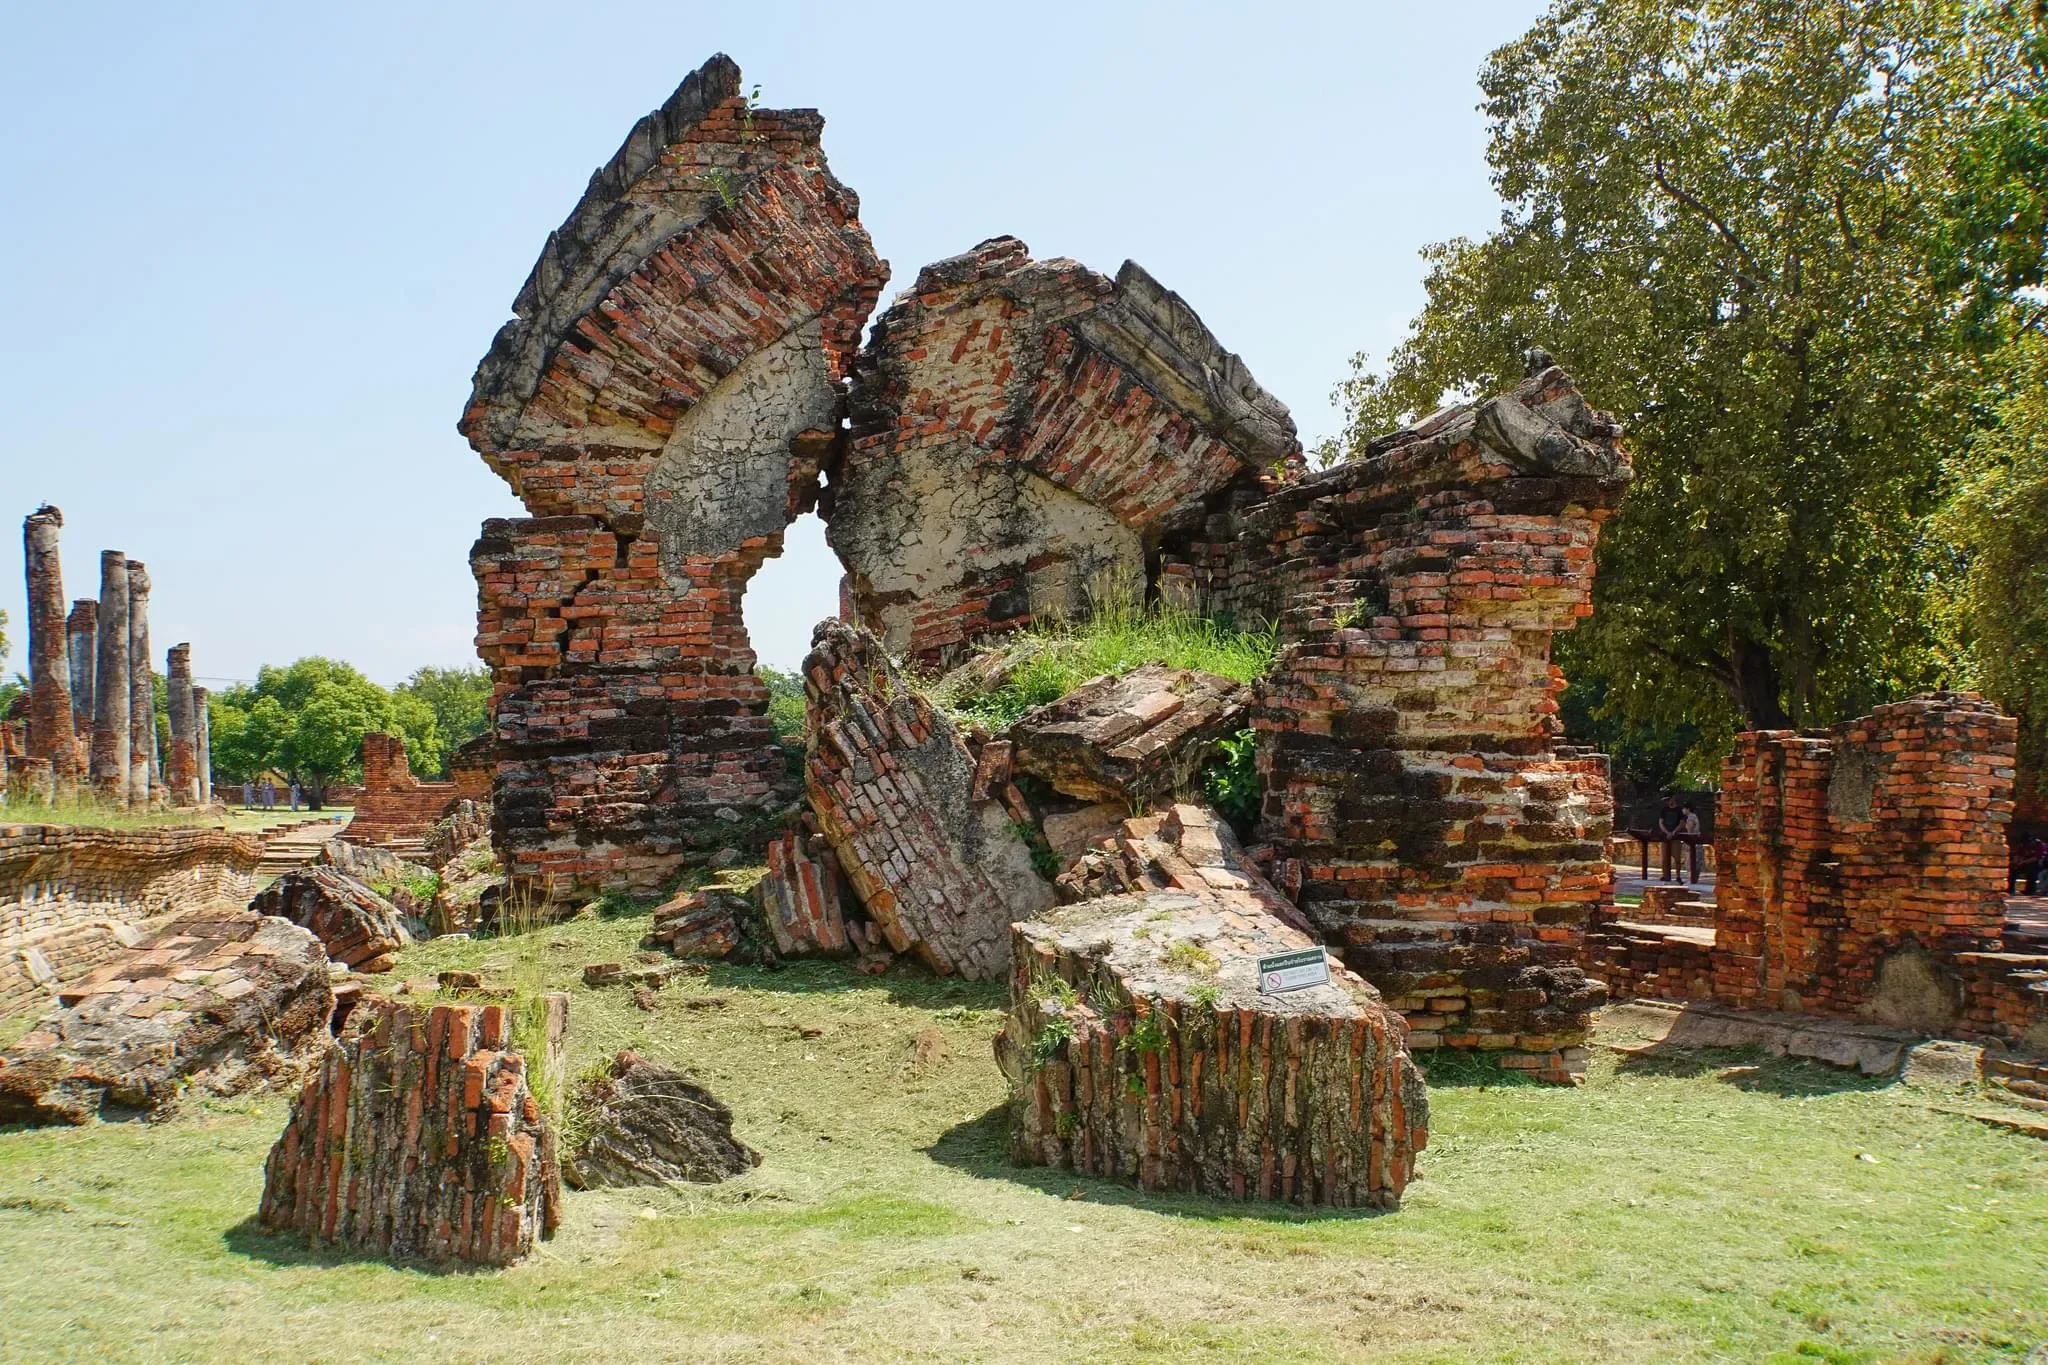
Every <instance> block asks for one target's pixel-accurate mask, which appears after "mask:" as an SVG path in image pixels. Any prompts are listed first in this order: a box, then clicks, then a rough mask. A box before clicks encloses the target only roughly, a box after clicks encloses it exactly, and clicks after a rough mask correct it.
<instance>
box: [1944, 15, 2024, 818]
mask: <svg viewBox="0 0 2048 1365" xmlns="http://www.w3.org/2000/svg"><path fill="white" fill-rule="evenodd" d="M2005 13H2006V15H2007V17H2009V18H2010V19H2011V20H2012V21H2013V22H2014V24H2015V27H2016V29H2017V31H2019V32H2020V33H2022V34H2023V35H2024V38H2025V46H2024V53H2025V59H2024V62H2023V64H2022V66H2021V70H2020V73H2019V79H2018V80H2016V81H2014V82H2012V83H2011V84H2010V85H2009V86H2007V87H2005V88H2004V89H2003V90H2001V91H2000V92H1999V93H1998V95H1997V96H1996V97H1994V98H1993V99H1992V100H1991V101H1990V102H1989V104H1988V107H1987V108H1986V109H1985V111H1984V113H1983V116H1982V118H1981V120H1980V122H1979V124H1978V126H1977V128H1976V130H1975V131H1974V133H1973V134H1972V135H1971V136H1970V137H1968V138H1966V139H1964V140H1963V141H1962V142H1961V143H1960V144H1959V146H1958V150H1957V153H1956V158H1955V161H1956V177H1955V178H1956V189H1955V193H1954V196H1953V198H1952V200H1951V206H1950V207H1951V212H1950V215H1949V219H1948V222H1947V223H1946V224H1945V226H1944V230H1943V231H1942V232H1941V233H1940V234H1939V235H1938V237H1937V238H1936V242H1935V268H1936V270H1937V272H1938V273H1939V274H1940V275H1941V276H1942V277H1943V278H1944V279H1945V280H1946V281H1947V282H1949V283H1951V284H1954V285H1956V286H1958V287H1959V288H1960V289H1962V290H1963V291H1964V295H1965V309H1964V313H1963V327H1962V339H1963V340H1964V342H1965V343H1976V344H1978V345H1981V346H1984V347H1986V348H1992V351H1993V356H1994V363H1993V364H1992V366H1991V382H1990V383H1989V384H1988V385H1987V387H1986V390H1985V392H1984V394H1983V395H1982V398H1983V401H1982V409H1983V421H1982V424H1981V426H1980V428H1979V430H1978V431H1977V432H1976V433H1975V434H1974V435H1973V436H1972V438H1971V440H1970V441H1969V442H1968V443H1967V444H1965V445H1964V446H1963V447H1962V448H1961V449H1960V450H1959V451H1958V452H1957V453H1956V457H1955V459H1954V460H1953V462H1952V465H1951V474H1952V476H1953V493H1952V496H1951V498H1950V500H1949V502H1948V504H1947V505H1946V506H1945V507H1944V508H1943V509H1942V512H1941V514H1940V516H1939V517H1938V518H1937V522H1936V525H1937V527H1938V529H1939V531H1940V532H1941V533H1942V535H1943V537H1944V540H1945V548H1946V549H1948V550H1949V551H1950V552H1951V554H1952V555H1953V562H1952V565H1951V566H1950V570H1951V571H1950V572H1947V573H1945V574H1943V575H1942V577H1941V578H1940V580H1939V582H1940V586H1941V590H1942V591H1941V596H1942V600H1943V602H1944V605H1945V606H1947V607H1948V608H1949V613H1948V624H1949V625H1950V627H1951V640H1952V643H1953V645H1954V648H1955V665H1956V672H1957V673H1958V675H1959V676H1960V677H1962V678H1963V679H1964V680H1965V681H1967V682H1968V683H1970V684H1971V685H1972V686H1976V687H1980V688H1982V689H1983V690H1984V691H1985V692H1987V693H1988V694H1989V695H1991V696H1992V697H1994V698H1995V699H1997V700H1998V701H1999V702H2000V703H2001V704H2003V705H2004V706H2005V707H2006V709H2007V710H2009V711H2011V712H2012V713H2013V714H2014V715H2016V716H2018V717H2019V720H2020V778H2021V782H2022V785H2023V787H2024V786H2032V787H2033V788H2034V789H2035V791H2036V792H2037V793H2039V792H2042V791H2043V785H2042V780H2043V775H2044V773H2048V325H2044V324H2048V307H2044V303H2048V299H2044V292H2043V287H2044V285H2048V31H2044V23H2048V4H2043V3H2040V0H2036V3H2034V4H2032V5H2029V6H2027V7H2025V8H2024V9H2022V8H2020V7H2018V6H2009V7H2007V9H2006V11H2005Z"/></svg>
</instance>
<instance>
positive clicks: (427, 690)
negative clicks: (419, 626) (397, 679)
mask: <svg viewBox="0 0 2048 1365" xmlns="http://www.w3.org/2000/svg"><path fill="white" fill-rule="evenodd" d="M391 697H392V701H393V702H394V703H395V704H396V705H397V706H398V707H399V709H400V711H401V713H402V716H403V720H402V723H403V724H404V726H405V727H406V733H407V734H408V735H410V734H416V733H425V732H426V729H430V730H431V732H432V734H433V736H434V737H435V739H436V740H437V742H438V746H439V747H438V749H437V751H436V752H435V753H434V754H433V756H432V758H433V761H432V762H431V763H429V762H427V761H425V760H426V755H424V754H421V753H414V752H412V745H411V744H410V743H408V744H407V746H406V750H407V754H408V756H409V757H410V758H411V759H412V762H413V766H414V768H415V769H417V770H418V771H419V772H420V773H422V774H445V773H446V771H447V759H448V755H449V754H451V753H453V752H454V751H455V750H457V749H459V748H461V747H462V746H463V745H464V744H467V743H468V742H469V741H470V740H472V739H475V738H476V737H477V736H478V735H480V734H482V733H483V732H484V731H486V730H488V729H489V728H490V726H491V675H490V673H489V672H487V671H486V670H484V669H482V668H422V669H420V670H418V671H417V672H415V673H414V674H413V675H412V676H411V677H410V678H407V679H406V680H405V681H404V682H402V683H400V684H399V685H398V686H397V687H395V688H393V689H392V690H391ZM422 727H425V729H423V728H422ZM423 747H424V746H423Z"/></svg>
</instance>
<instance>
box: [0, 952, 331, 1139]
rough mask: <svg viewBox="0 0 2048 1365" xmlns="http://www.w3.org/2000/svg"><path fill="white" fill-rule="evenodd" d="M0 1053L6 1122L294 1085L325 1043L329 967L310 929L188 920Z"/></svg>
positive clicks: (148, 1107)
mask: <svg viewBox="0 0 2048 1365" xmlns="http://www.w3.org/2000/svg"><path fill="white" fill-rule="evenodd" d="M58 999H59V1000H60V1002H61V1003H62V1005H63V1008H62V1009H60V1010H59V1011H58V1012H56V1013H54V1014H52V1015H49V1016H48V1017H46V1018H44V1019H42V1020H40V1021H39V1022H38V1024H37V1026H36V1028H35V1031H34V1032H32V1033H30V1034H28V1035H27V1036H26V1037H24V1038H23V1039H21V1041H20V1042H18V1043H16V1044H15V1045H14V1046H13V1047H12V1048H9V1049H8V1050H7V1051H6V1052H5V1053H0V1124H5V1123H86V1122H90V1121H91V1120H92V1119H93V1118H95V1117H99V1116H106V1117H123V1116H128V1115H132V1114H136V1113H148V1112H153V1111H156V1110H159V1109H162V1108H164V1107H165V1106H167V1105H169V1104H171V1103H174V1102H175V1101H176V1099H177V1097H178V1094H179V1093H180V1091H181V1090H182V1088H183V1087H184V1086H185V1085H186V1084H187V1083H195V1084H199V1085H202V1086H204V1087H206V1088H208V1089H211V1090H215V1091H219V1092H224V1093H232V1092H235V1091H239V1090H243V1089H247V1088H249V1087H250V1086H253V1085H258V1084H264V1083H268V1082H272V1081H281V1080H285V1079H289V1078H290V1077H292V1076H294V1075H296V1067H297V1065H298V1064H299V1063H300V1062H301V1061H302V1060H303V1056H304V1053H305V1051H306V1049H308V1048H309V1047H317V1046H319V1045H320V1044H321V1043H323V1042H324V1040H325V1039H326V1037H327V1021H328V1018H329V1016H330V1015H332V1013H333V1010H334V993H333V990H332V988H331V987H330V986H329V984H328V974H327V956H326V954H325V953H323V952H322V951H321V950H320V944H319V942H318V941H317V940H316V939H315V938H314V937H313V936H312V935H311V934H309V933H308V932H306V931H305V930H304V929H301V928H299V927H298V926H296V925H292V924H287V923H285V922H284V921H283V920H281V919H276V918H272V917H269V916H263V915H255V914H249V913H247V912H244V911H231V912H225V913H219V914H202V915H195V916H190V917H186V918H181V919H178V920H175V921H173V922H172V923H170V924H168V925H166V926H164V927H163V928H161V929H159V930H157V931H156V932H154V933H152V934H150V935H148V936H147V937H145V938H143V939H142V940H141V941H140V943H139V944H138V945H137V946H136V948H135V949H134V950H132V951H127V952H123V953H122V954H121V956H120V957H119V958H117V959H116V960H114V961H112V962H108V963H105V964H104V965H102V966H100V967H98V968H95V969H94V970H93V971H92V972H91V973H89V974H88V975H87V976H86V977H85V978H84V979H83V980H80V981H76V982H73V983H71V984H69V985H66V986H64V987H62V988H61V989H60V991H59V994H58Z"/></svg>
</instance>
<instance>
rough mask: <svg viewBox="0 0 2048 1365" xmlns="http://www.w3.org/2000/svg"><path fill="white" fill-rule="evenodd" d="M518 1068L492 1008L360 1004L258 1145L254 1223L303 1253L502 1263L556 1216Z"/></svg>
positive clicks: (551, 1161) (539, 1132)
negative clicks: (260, 1163) (296, 1242)
mask: <svg viewBox="0 0 2048 1365" xmlns="http://www.w3.org/2000/svg"><path fill="white" fill-rule="evenodd" d="M556 1003H557V1002H554V1001H550V1002H547V1004H548V1005H549V1007H550V1008H549V1014H550V1016H551V1017H552V1016H553V1015H554V1014H555V1013H557V1012H558V1011H557V1010H555V1009H554V1008H553V1006H554V1005H555V1004H556ZM560 1012H561V1013H562V1015H563V1019H564V1022H566V1012H565V1011H560ZM549 1031H550V1033H553V1032H554V1030H553V1028H552V1027H551V1028H550V1030H549ZM533 1061H534V1063H535V1064H536V1065H538V1064H540V1059H533ZM528 1066H529V1059H528V1058H527V1057H525V1056H524V1055H522V1054H521V1053H519V1052H515V1051H513V1050H512V1018H511V1012H510V1010H509V1009H508V1008H507V1007H506V1006H504V1005H435V1006H432V1007H431V1008H429V1009H426V1010H415V1009H413V1008H411V1007H409V1006H407V1005H405V1004H402V1003H400V1002H398V1001H393V1000H386V999H382V998H376V997H373V998H370V999H367V1000H365V1001H364V1002H363V1003H362V1004H361V1005H360V1006H358V1007H357V1009H356V1011H355V1014H354V1015H353V1016H352V1017H351V1019H350V1023H349V1027H348V1030H347V1033H346V1035H345V1036H344V1037H342V1038H341V1039H340V1040H338V1041H337V1042H336V1043H335V1044H334V1046H333V1048H332V1049H330V1050H329V1052H328V1054H327V1056H326V1058H325V1060H324V1061H322V1062H321V1064H320V1069H319V1071H318V1072H316V1073H315V1074H314V1076H313V1078H312V1079H311V1080H309V1081H308V1082H307V1083H306V1087H305V1089H304V1090H303V1091H301V1092H300V1094H299V1097H298V1099H297V1100H296V1101H295V1102H294V1103H293V1105H292V1113H291V1118H290V1120H289V1122H288V1123H287V1124H286V1126H285V1130H284V1133H283V1135H282V1136H280V1137H279V1138H278V1140H277V1143H276V1145H275V1146H273V1147H272V1148H271V1149H270V1158H269V1160H268V1161H267V1162H265V1163H264V1168H263V1202H262V1204H261V1206H260V1208H259V1210H258V1213H257V1218H258V1219H259V1220H260V1221H261V1222H262V1224H263V1226H265V1227H267V1228H269V1229H271V1230H273V1231H276V1232H300V1233H304V1234H305V1235H306V1238H307V1241H308V1242H309V1243H311V1244H312V1245H315V1246H320V1245H331V1246H342V1247H348V1248H352V1249H355V1250H359V1251H372V1252H376V1253H379V1254H382V1255H385V1256H389V1257H392V1258H393V1259H410V1258H418V1259H423V1260H435V1261H447V1260H456V1261H467V1262H471V1263H475V1264H480V1265H510V1264H511V1263H512V1262H514V1261H517V1260H518V1259H519V1258H520V1257H522V1256H524V1255H526V1253H527V1252H529V1251H531V1250H532V1249H533V1244H534V1242H535V1240H536V1239H538V1238H545V1237H548V1236H550V1235H552V1234H553V1232H554V1230H555V1226H556V1224H558V1223H559V1222H560V1221H561V1200H562V1189H561V1174H560V1170H559V1167H558V1165H557V1162H556V1156H555V1131H554V1128H553V1126H552V1124H551V1122H550V1116H549V1115H547V1114H546V1113H544V1112H543V1110H542V1107H541V1102H540V1100H539V1099H537V1098H536V1097H535V1095H534V1093H533V1091H532V1089H531V1088H530V1086H529V1084H528ZM556 1084H557V1087H559V1084H560V1078H559V1077H557V1079H556Z"/></svg>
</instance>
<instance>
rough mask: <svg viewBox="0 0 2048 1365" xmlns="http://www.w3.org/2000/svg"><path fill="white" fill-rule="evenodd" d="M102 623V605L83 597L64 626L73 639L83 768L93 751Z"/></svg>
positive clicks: (74, 713)
mask: <svg viewBox="0 0 2048 1365" xmlns="http://www.w3.org/2000/svg"><path fill="white" fill-rule="evenodd" d="M99 621H100V604H99V603H98V602H95V601H94V600H93V599H92V598H90V597H81V598H79V599H78V600H77V601H76V602H73V603H72V604H71V615H70V617H69V618H68V619H67V620H66V621H65V622H64V633H65V634H66V635H67V636H69V637H70V654H71V717H72V722H73V729H74V730H75V731H76V733H77V735H78V752H79V755H80V764H79V766H80V767H81V768H83V767H84V762H83V759H84V756H85V755H86V754H88V753H90V752H91V750H92V674H93V654H94V652H95V651H96V650H97V649H98V648H99V644H98V641H99Z"/></svg>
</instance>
